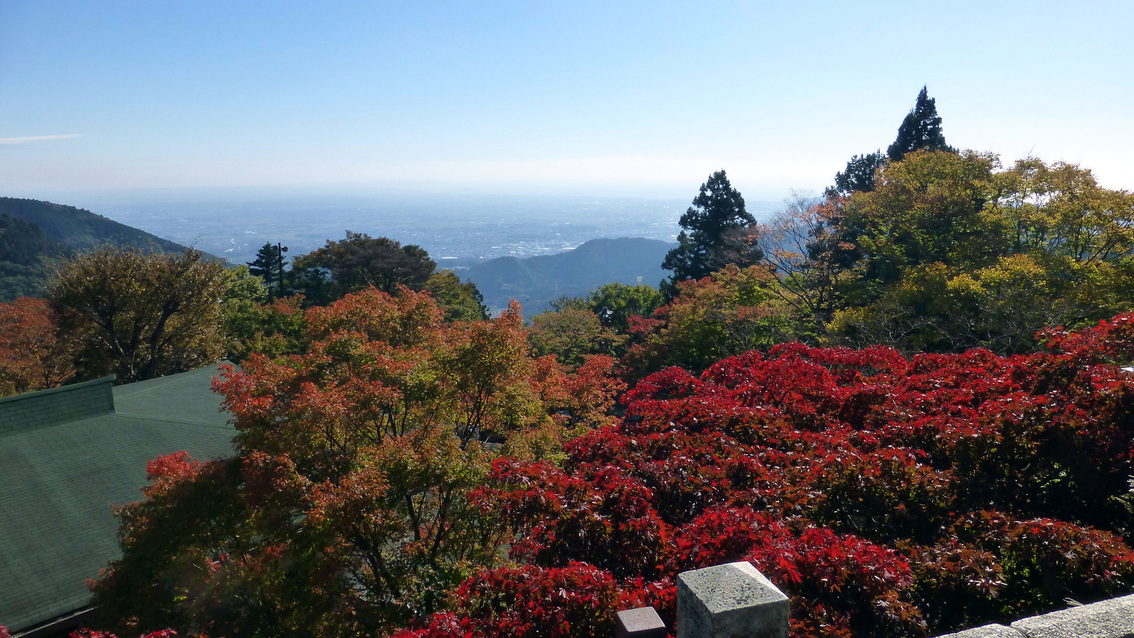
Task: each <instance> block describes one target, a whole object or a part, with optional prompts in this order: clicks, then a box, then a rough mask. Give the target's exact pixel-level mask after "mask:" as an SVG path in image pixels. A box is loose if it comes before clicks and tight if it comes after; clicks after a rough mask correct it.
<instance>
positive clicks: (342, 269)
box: [292, 230, 437, 305]
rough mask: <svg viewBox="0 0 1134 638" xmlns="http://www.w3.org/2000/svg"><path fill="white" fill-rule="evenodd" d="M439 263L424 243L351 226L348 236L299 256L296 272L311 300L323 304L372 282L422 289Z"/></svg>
mask: <svg viewBox="0 0 1134 638" xmlns="http://www.w3.org/2000/svg"><path fill="white" fill-rule="evenodd" d="M436 266H437V264H436V263H435V262H434V261H433V260H432V259H430V258H429V253H427V252H426V251H425V249H424V248H422V247H421V246H416V245H412V244H410V245H406V246H402V245H401V243H400V242H397V241H394V240H393V239H389V238H387V237H378V238H374V237H371V236H369V235H367V234H365V233H355V232H351V231H349V230H348V231H347V232H346V238H345V239H343V240H341V241H332V240H328V241H327V243H326V245H325V246H323V247H322V248H319V249H317V250H315V251H312V252H310V253H308V254H306V255H301V256H299V257H296V258H295V262H294V264H293V267H292V273H293V275H294V276H295V280H296V287H297V288H298V289H299V290H300V292H302V293H303V294H304V295H305V296H306V298H307V302H308V303H311V304H315V305H323V304H326V303H330V302H331V301H334V300H336V299H339V298H341V297H342V296H343V295H346V294H349V293H352V292H357V291H360V290H363V289H365V288H368V287H370V286H373V287H375V288H377V289H378V290H380V291H382V292H385V293H390V294H392V293H394V292H397V290H398V286H406V287H407V288H409V289H410V290H422V289H423V288H424V287H425V283H426V282H427V281H428V280H429V277H430V275H432V274H433V270H434V268H436Z"/></svg>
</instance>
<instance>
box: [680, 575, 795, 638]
mask: <svg viewBox="0 0 1134 638" xmlns="http://www.w3.org/2000/svg"><path fill="white" fill-rule="evenodd" d="M787 629H788V597H787V596H785V595H784V593H783V592H781V591H780V590H779V589H777V588H776V586H775V585H773V584H772V583H771V581H769V580H768V579H767V578H765V577H764V575H763V574H761V573H760V572H759V570H757V569H756V568H755V567H753V566H752V564H751V563H747V562H738V563H728V564H726V565H715V566H713V567H706V568H704V569H697V570H693V571H689V572H683V573H681V574H678V576H677V636H678V638H694V637H696V638H732V637H734V636H752V637H754V638H780V637H786V636H787Z"/></svg>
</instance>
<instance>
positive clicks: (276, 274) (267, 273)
mask: <svg viewBox="0 0 1134 638" xmlns="http://www.w3.org/2000/svg"><path fill="white" fill-rule="evenodd" d="M285 252H287V246H280V245H279V244H274V245H273V244H272V243H271V242H268V243H266V244H264V245H263V246H260V250H258V251H256V259H253V260H252V261H250V262H248V272H250V273H251V274H253V275H256V276H257V277H260V278H261V279H263V280H264V286H265V287H266V288H267V289H268V297H269V298H275V297H282V296H284V266H285V265H286V261H285V260H284V256H283V254H284V253H285ZM273 286H274V287H275V292H274V293H273Z"/></svg>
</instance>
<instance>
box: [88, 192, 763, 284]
mask: <svg viewBox="0 0 1134 638" xmlns="http://www.w3.org/2000/svg"><path fill="white" fill-rule="evenodd" d="M694 195H696V193H691V194H690V197H689V199H682V200H678V199H633V198H616V197H615V198H588V197H581V196H578V197H571V196H555V197H551V196H549V197H541V196H532V195H527V196H520V195H517V196H498V195H481V194H476V195H471V194H470V195H459V194H396V195H366V196H343V195H302V196H287V197H285V196H271V195H260V196H256V197H252V196H247V195H245V196H241V195H233V194H213V195H208V194H206V195H200V196H197V197H189V196H186V195H184V194H182V195H168V196H161V197H159V196H154V197H150V198H140V197H137V196H134V197H129V198H127V197H125V196H123V197H112V196H104V197H102V198H98V199H96V200H94V201H83V202H79V201H76V202H66V203H72V204H74V205H78V206H80V207H82V208H87V209H89V210H91V211H92V212H95V213H98V214H100V215H103V216H105V217H109V218H111V219H113V220H115V221H118V222H122V223H124V224H127V225H129V226H134V227H135V228H140V229H142V230H145V231H147V232H150V233H153V234H155V235H157V236H159V237H162V238H165V239H170V240H172V241H175V242H178V243H181V244H185V245H192V246H194V247H195V248H197V249H198V250H202V251H204V252H207V253H211V254H213V255H216V256H218V257H223V258H226V259H228V260H229V261H230V262H232V263H237V264H241V263H245V262H248V261H251V260H252V259H254V258H255V255H256V250H257V249H258V248H259V247H260V246H263V245H264V243H265V242H272V243H276V242H280V243H282V244H283V245H285V246H288V248H289V251H288V254H289V256H295V255H302V254H305V253H308V252H310V251H312V250H314V249H316V248H318V247H319V246H322V245H323V244H324V242H326V240H328V239H342V238H343V237H344V235H345V232H346V231H347V230H351V231H354V232H361V233H366V234H369V235H370V236H372V237H379V236H385V237H390V238H392V239H395V240H398V241H400V242H402V243H403V244H417V245H420V246H422V247H423V248H425V249H426V250H427V251H429V254H430V255H431V256H432V257H433V258H434V259H435V260H436V261H437V263H438V266H439V267H442V268H445V267H454V268H461V267H467V266H470V265H472V264H475V263H477V262H480V261H482V260H487V259H493V258H496V257H506V256H513V257H532V256H537V255H549V254H554V253H559V252H563V251H566V250H570V249H572V248H575V247H576V246H578V245H580V244H582V243H583V242H585V241H587V240H589V239H595V238H599V237H609V238H616V237H646V238H649V239H659V240H663V241H673V240H674V238H675V237H676V236H677V233H678V231H679V230H680V227H679V226H678V223H677V222H678V219H679V218H680V217H681V214H682V213H683V212H684V211H685V209H686V208H687V207H688V206H689V200H691V199H692V197H693V196H694ZM779 206H780V205H779V204H777V203H774V202H748V209H749V211H750V212H752V213H753V214H754V215H755V216H756V217H757V218H758V219H764V218H766V217H768V216H769V215H770V213H771V212H773V211H775V210H776V209H777V208H778V207H779Z"/></svg>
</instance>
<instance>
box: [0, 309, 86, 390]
mask: <svg viewBox="0 0 1134 638" xmlns="http://www.w3.org/2000/svg"><path fill="white" fill-rule="evenodd" d="M73 350H74V348H73V347H72V342H71V341H70V340H68V339H65V338H62V337H61V336H60V335H59V334H58V330H57V328H56V321H55V314H54V313H53V312H52V311H51V308H50V307H49V306H48V304H47V302H46V301H44V300H43V299H36V298H33V297H20V298H19V299H16V300H15V301H12V302H10V303H0V397H2V396H7V395H9V394H19V393H21V392H29V391H32V390H43V389H45V388H53V387H55V386H58V385H62V384H63V383H65V382H66V381H68V380H70V379H71V378H72V377H73V376H74V375H75V368H74V365H73V356H74V352H73Z"/></svg>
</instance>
